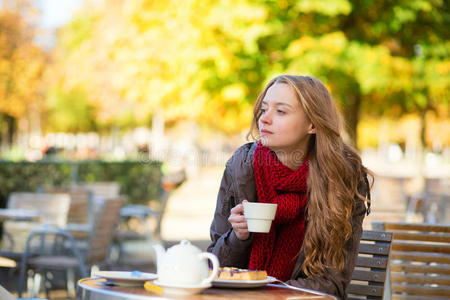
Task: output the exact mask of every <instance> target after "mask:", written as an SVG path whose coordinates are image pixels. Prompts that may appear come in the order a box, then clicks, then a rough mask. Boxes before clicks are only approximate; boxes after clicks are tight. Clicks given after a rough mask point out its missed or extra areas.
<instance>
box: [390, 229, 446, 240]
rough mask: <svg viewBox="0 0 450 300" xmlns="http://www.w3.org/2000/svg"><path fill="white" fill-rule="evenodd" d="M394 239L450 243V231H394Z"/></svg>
mask: <svg viewBox="0 0 450 300" xmlns="http://www.w3.org/2000/svg"><path fill="white" fill-rule="evenodd" d="M394 240H408V241H422V242H438V243H450V233H443V232H403V231H394Z"/></svg>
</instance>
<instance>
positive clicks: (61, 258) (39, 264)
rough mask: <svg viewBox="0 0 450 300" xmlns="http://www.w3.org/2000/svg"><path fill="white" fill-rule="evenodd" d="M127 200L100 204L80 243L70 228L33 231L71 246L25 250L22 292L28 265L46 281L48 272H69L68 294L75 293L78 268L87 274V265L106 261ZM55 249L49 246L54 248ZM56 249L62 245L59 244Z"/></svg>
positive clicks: (37, 288)
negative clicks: (54, 251)
mask: <svg viewBox="0 0 450 300" xmlns="http://www.w3.org/2000/svg"><path fill="white" fill-rule="evenodd" d="M124 199H125V198H124V197H115V198H110V199H108V200H105V199H102V200H101V203H98V205H99V209H98V213H97V215H96V220H95V224H94V226H93V230H92V231H91V232H90V235H89V238H88V240H87V241H84V242H81V243H80V241H75V240H74V239H73V237H72V235H71V234H70V233H69V232H68V231H66V230H60V229H59V230H56V231H55V230H48V231H47V232H45V231H38V232H36V233H34V235H38V236H40V237H41V240H42V236H48V235H50V236H55V235H57V236H60V237H63V238H64V239H65V242H64V243H62V244H63V245H68V246H69V247H68V248H67V247H66V248H64V247H62V249H63V250H65V252H57V253H56V254H54V253H53V252H48V251H47V249H48V247H47V248H45V247H44V248H43V249H44V251H42V250H41V249H42V247H40V248H38V249H37V251H33V250H29V251H26V252H25V254H24V257H23V259H22V268H21V270H23V271H21V274H20V279H19V282H20V284H19V295H21V293H22V283H23V282H25V270H26V269H27V268H31V269H34V270H36V271H37V272H40V273H41V274H43V276H42V277H44V280H47V278H46V277H45V274H46V272H49V271H50V272H51V271H61V270H63V271H67V278H66V286H67V290H68V293H69V295H73V294H74V291H75V288H74V287H75V282H76V281H75V277H76V276H75V270H77V269H78V270H79V273H80V275H81V276H82V277H86V274H87V272H86V271H85V270H86V267H91V268H95V267H96V266H98V265H102V264H104V263H105V261H107V259H108V255H109V250H110V246H111V242H112V238H113V234H114V231H115V227H116V225H117V222H118V220H119V212H120V208H121V207H122V205H123V203H124ZM31 239H32V235H30V237H29V240H30V241H31ZM60 244H61V243H60ZM53 248H54V247H50V249H52V250H53ZM60 248H61V247H60ZM56 249H59V248H58V247H56ZM39 251H40V252H39ZM46 251H47V252H46ZM70 252H71V253H70ZM78 253H79V254H78ZM85 266H86V267H85ZM35 281H36V280H35ZM36 282H38V281H36ZM46 286H48V284H47V285H46ZM39 288H40V286H36V287H33V289H29V290H31V291H33V295H36V294H37V293H38V292H39ZM46 292H47V296H48V292H49V291H48V289H46Z"/></svg>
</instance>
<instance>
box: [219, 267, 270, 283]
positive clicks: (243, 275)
mask: <svg viewBox="0 0 450 300" xmlns="http://www.w3.org/2000/svg"><path fill="white" fill-rule="evenodd" d="M216 279H220V280H266V279H267V272H266V271H260V270H247V269H238V268H234V267H222V268H219V273H217V276H216Z"/></svg>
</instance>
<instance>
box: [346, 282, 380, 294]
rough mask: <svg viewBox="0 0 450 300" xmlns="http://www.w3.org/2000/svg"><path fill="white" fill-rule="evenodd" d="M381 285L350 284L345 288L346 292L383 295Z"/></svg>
mask: <svg viewBox="0 0 450 300" xmlns="http://www.w3.org/2000/svg"><path fill="white" fill-rule="evenodd" d="M383 290H384V288H383V286H374V285H362V284H350V285H349V286H348V288H347V293H348V294H354V295H369V296H383Z"/></svg>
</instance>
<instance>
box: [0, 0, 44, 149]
mask: <svg viewBox="0 0 450 300" xmlns="http://www.w3.org/2000/svg"><path fill="white" fill-rule="evenodd" d="M32 4H33V3H32V2H31V1H23V0H21V1H8V0H3V1H1V2H0V45H1V47H0V124H1V125H0V126H1V127H0V128H1V135H0V138H1V140H0V142H1V143H6V144H10V143H11V142H12V139H13V135H14V133H15V131H16V130H17V126H18V121H19V120H23V119H29V118H30V115H31V114H33V111H34V112H35V111H38V110H39V107H40V105H42V90H41V88H42V87H41V78H42V72H43V68H44V64H45V60H46V57H45V53H44V51H43V50H42V49H41V48H39V47H38V46H36V45H35V44H34V42H33V39H34V37H35V28H34V25H33V24H32V23H30V20H32V19H33V15H34V14H36V11H35V10H34V6H33V5H32Z"/></svg>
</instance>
